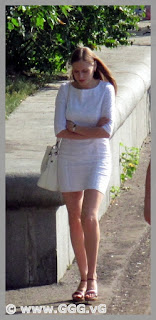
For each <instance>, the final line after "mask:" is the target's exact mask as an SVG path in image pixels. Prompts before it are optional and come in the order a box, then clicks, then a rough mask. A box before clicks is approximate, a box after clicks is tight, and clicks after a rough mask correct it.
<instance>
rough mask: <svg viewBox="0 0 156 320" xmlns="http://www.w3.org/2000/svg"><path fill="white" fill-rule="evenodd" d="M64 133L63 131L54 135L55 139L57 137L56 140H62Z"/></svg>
mask: <svg viewBox="0 0 156 320" xmlns="http://www.w3.org/2000/svg"><path fill="white" fill-rule="evenodd" d="M65 132H66V129H65V130H61V131H60V132H58V133H57V134H56V137H57V138H63V137H64V133H65Z"/></svg>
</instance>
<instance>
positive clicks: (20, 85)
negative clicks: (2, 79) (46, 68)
mask: <svg viewBox="0 0 156 320" xmlns="http://www.w3.org/2000/svg"><path fill="white" fill-rule="evenodd" d="M49 81H50V79H49V77H48V76H46V75H44V74H42V75H40V74H38V75H36V76H35V77H30V78H29V77H27V76H24V75H22V76H21V75H19V76H16V77H15V76H8V77H7V78H6V96H5V105H6V119H7V118H8V116H9V115H10V114H11V113H12V112H13V111H14V110H15V108H16V107H18V106H19V104H20V103H21V102H22V101H23V100H24V99H25V98H26V97H27V96H29V95H31V94H33V93H34V92H36V91H37V90H38V89H39V88H40V87H42V86H44V84H45V83H47V82H49Z"/></svg>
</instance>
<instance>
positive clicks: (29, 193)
mask: <svg viewBox="0 0 156 320" xmlns="http://www.w3.org/2000/svg"><path fill="white" fill-rule="evenodd" d="M149 69H150V65H148V66H147V65H144V66H142V67H141V68H140V69H139V67H138V70H136V72H135V74H133V75H129V74H127V75H126V76H125V77H124V81H123V78H122V81H121V79H120V78H118V82H119V89H118V95H117V99H116V122H115V128H114V134H113V136H112V138H111V141H110V143H111V150H112V157H113V168H112V176H111V179H110V183H109V187H108V189H107V192H106V195H105V197H104V199H103V202H102V205H101V208H100V210H99V219H100V218H101V216H102V215H103V214H104V213H105V212H106V210H107V208H108V206H109V203H110V192H109V189H110V188H111V186H120V164H119V158H120V154H121V150H120V146H119V144H120V142H122V143H123V144H124V145H125V146H127V147H139V148H140V147H141V145H142V143H143V141H144V139H145V138H146V136H147V135H148V133H149V131H150V76H149ZM140 75H141V76H140ZM125 83H128V85H127V86H125ZM38 176H39V175H38V174H31V175H22V174H19V175H18V174H17V173H16V174H14V173H12V174H10V173H9V174H6V189H7V191H6V196H7V198H6V203H7V215H6V285H7V288H8V289H13V288H21V287H28V286H36V285H37V286H38V285H46V284H51V283H53V282H57V281H59V280H60V279H61V278H62V277H63V275H64V273H65V271H66V269H67V267H68V266H69V265H70V264H71V263H72V261H73V259H74V253H73V249H72V246H71V241H70V236H69V226H68V215H67V211H66V208H65V206H64V204H63V201H62V198H61V195H60V193H55V192H54V193H51V192H48V191H45V190H42V189H40V188H38V187H37V186H36V182H37V179H38ZM17 194H18V196H17Z"/></svg>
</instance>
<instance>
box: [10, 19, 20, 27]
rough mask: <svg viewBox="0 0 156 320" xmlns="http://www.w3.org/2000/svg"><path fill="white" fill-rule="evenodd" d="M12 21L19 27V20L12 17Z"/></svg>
mask: <svg viewBox="0 0 156 320" xmlns="http://www.w3.org/2000/svg"><path fill="white" fill-rule="evenodd" d="M11 22H12V23H13V25H14V26H16V27H19V22H18V20H17V19H15V18H12V19H11Z"/></svg>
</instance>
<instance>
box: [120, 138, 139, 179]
mask: <svg viewBox="0 0 156 320" xmlns="http://www.w3.org/2000/svg"><path fill="white" fill-rule="evenodd" d="M120 146H121V147H123V148H124V149H125V150H124V152H122V153H121V156H120V163H121V165H122V173H121V175H120V179H121V182H122V183H123V182H125V181H126V180H127V178H129V179H131V178H132V176H133V173H134V172H135V171H136V168H137V166H138V164H139V157H140V150H139V148H135V147H132V148H128V147H126V146H124V145H123V144H122V143H120Z"/></svg>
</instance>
